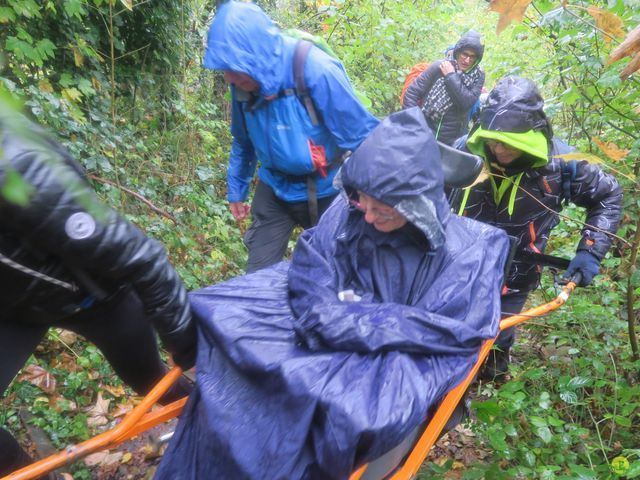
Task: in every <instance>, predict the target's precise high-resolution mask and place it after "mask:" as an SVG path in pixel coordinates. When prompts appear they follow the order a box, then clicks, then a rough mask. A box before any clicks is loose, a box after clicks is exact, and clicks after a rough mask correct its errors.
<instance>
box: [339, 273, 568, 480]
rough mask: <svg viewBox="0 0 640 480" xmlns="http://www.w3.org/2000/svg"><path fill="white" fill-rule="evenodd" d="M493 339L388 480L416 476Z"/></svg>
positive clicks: (535, 313)
mask: <svg viewBox="0 0 640 480" xmlns="http://www.w3.org/2000/svg"><path fill="white" fill-rule="evenodd" d="M575 288H576V284H575V283H574V282H569V283H568V284H567V285H566V286H565V287H563V289H562V292H560V294H559V295H558V296H557V297H556V298H555V299H554V300H552V301H551V302H549V303H545V304H544V305H540V306H538V307H534V308H532V309H530V310H527V311H526V312H523V313H521V314H519V315H514V316H512V317H508V318H505V319H503V320H502V321H501V322H500V331H502V330H505V329H507V328H509V327H513V326H514V325H518V324H520V323H522V322H525V321H526V320H528V319H529V318H531V317H539V316H541V315H545V314H547V313H549V312H552V311H554V310H556V309H557V308H559V307H560V306H562V305H564V304H565V303H566V301H567V299H568V298H569V295H571V293H572V292H573V290H574V289H575ZM494 342H495V339H490V340H487V341H485V342H484V343H483V344H482V347H481V348H480V352H479V354H478V360H477V361H476V363H475V365H474V366H473V368H472V369H471V371H470V372H469V374H468V375H467V377H466V378H465V379H464V380H463V381H462V382H461V383H460V384H458V386H457V387H455V388H454V389H453V390H450V391H449V393H448V394H447V395H446V396H445V397H444V400H442V403H441V404H440V406H439V407H438V410H436V413H435V414H434V415H433V417H432V418H431V420H430V421H429V424H428V425H427V428H426V429H425V430H424V432H423V433H422V436H421V437H420V438H419V439H418V442H417V443H416V445H415V446H414V447H413V450H412V451H411V453H410V454H409V456H408V457H407V460H406V461H405V462H404V464H403V465H402V467H400V468H399V469H398V470H396V472H395V473H394V474H393V475H392V476H391V477H389V478H390V479H391V480H409V479H410V478H413V477H414V476H415V475H416V474H417V473H418V470H419V469H420V467H421V466H422V463H423V462H424V460H425V458H427V455H428V454H429V450H431V447H432V446H433V445H434V444H435V443H436V440H438V435H440V432H441V431H442V429H443V428H444V426H445V425H446V423H447V420H448V419H449V417H451V415H452V414H453V411H454V410H455V408H456V406H457V405H458V403H459V402H460V400H461V399H462V397H463V396H464V393H465V392H466V391H467V388H468V387H469V385H470V384H471V382H472V381H473V379H474V378H475V376H476V374H477V373H478V370H479V369H480V367H481V366H482V364H483V363H484V360H485V359H486V358H487V355H488V354H489V351H490V350H491V347H492V346H493V343H494ZM365 470H366V465H363V466H362V467H360V468H359V469H358V470H356V471H355V472H354V473H353V474H351V476H350V477H349V480H359V479H360V477H361V476H362V475H363V474H364V472H365Z"/></svg>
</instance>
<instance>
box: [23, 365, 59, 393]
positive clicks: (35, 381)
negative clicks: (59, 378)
mask: <svg viewBox="0 0 640 480" xmlns="http://www.w3.org/2000/svg"><path fill="white" fill-rule="evenodd" d="M18 380H19V381H21V382H29V383H30V384H31V385H35V386H36V387H38V388H40V389H41V390H42V391H44V392H46V393H54V392H55V391H56V379H55V378H54V377H53V375H51V374H50V373H49V372H47V371H46V370H45V369H44V368H42V367H41V366H39V365H27V366H26V367H25V368H23V369H22V374H21V375H20V376H19V377H18Z"/></svg>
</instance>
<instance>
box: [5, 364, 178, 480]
mask: <svg viewBox="0 0 640 480" xmlns="http://www.w3.org/2000/svg"><path fill="white" fill-rule="evenodd" d="M180 375H182V369H181V368H180V367H173V368H172V369H171V370H170V371H169V372H168V373H167V374H166V375H165V376H164V378H163V379H162V380H160V382H158V384H157V385H156V386H155V387H153V389H152V390H151V391H150V392H149V393H148V394H147V396H146V397H144V399H143V400H142V402H140V404H139V405H138V406H137V407H136V408H134V409H133V410H131V412H129V413H128V414H127V415H126V416H125V417H124V418H123V419H122V421H121V422H120V423H119V424H118V425H116V426H115V427H114V428H112V429H111V430H108V431H106V432H104V433H101V434H100V435H97V436H95V437H93V438H90V439H89V440H87V441H85V442H82V443H80V444H78V445H75V446H70V447H67V448H66V449H65V450H63V451H62V452H59V453H56V454H55V455H51V456H50V457H47V458H43V459H42V460H40V461H38V462H35V463H32V464H31V465H28V466H26V467H24V468H22V469H20V470H18V471H16V472H13V473H10V474H9V475H7V476H6V477H3V478H2V479H0V480H31V479H34V478H37V477H40V476H42V475H44V474H46V473H49V472H51V471H53V470H55V469H56V468H59V467H61V466H63V465H67V464H69V463H71V462H73V461H75V460H77V459H79V458H82V457H85V456H87V455H89V454H90V453H93V452H96V451H99V450H103V449H105V448H106V447H107V446H108V445H110V444H111V443H113V442H115V444H117V443H120V442H118V440H119V439H121V438H123V437H125V436H126V435H127V432H129V431H130V430H131V429H135V427H136V424H137V423H138V422H139V421H140V419H142V418H143V417H144V415H145V413H146V412H147V411H148V410H149V409H150V408H151V407H152V406H153V404H154V403H156V401H157V400H158V399H159V398H160V397H161V396H162V395H163V394H164V393H165V392H166V391H167V390H168V389H169V387H171V385H173V384H174V383H175V382H176V380H178V378H180ZM172 405H173V404H172Z"/></svg>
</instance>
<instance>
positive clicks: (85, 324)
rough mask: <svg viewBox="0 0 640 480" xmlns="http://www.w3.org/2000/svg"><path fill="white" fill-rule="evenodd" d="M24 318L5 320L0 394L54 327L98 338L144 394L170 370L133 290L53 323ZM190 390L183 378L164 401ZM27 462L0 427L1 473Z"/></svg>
mask: <svg viewBox="0 0 640 480" xmlns="http://www.w3.org/2000/svg"><path fill="white" fill-rule="evenodd" d="M19 320H20V319H15V320H12V319H10V320H7V321H1V320H0V393H3V392H4V391H5V390H6V389H7V387H8V386H9V384H10V383H11V380H12V379H13V377H15V375H16V374H17V373H18V371H19V370H20V368H22V367H23V366H24V364H25V362H26V361H27V359H28V358H29V356H30V355H31V354H32V353H33V351H34V350H35V348H36V346H37V345H38V343H40V341H41V340H42V338H43V337H44V335H45V333H46V332H47V330H48V329H49V327H50V326H52V327H60V328H65V329H67V330H72V331H74V332H76V333H79V334H80V335H82V336H83V337H85V338H86V339H87V340H89V341H90V342H92V343H94V344H95V345H96V346H97V347H98V348H99V349H100V350H101V351H102V353H103V354H104V356H105V357H106V359H107V360H108V361H109V363H110V364H111V366H112V367H113V369H114V370H115V372H116V373H117V374H118V376H119V377H120V378H121V379H122V380H123V381H124V382H125V383H126V384H127V385H129V386H130V387H131V388H133V389H134V390H135V391H136V392H137V393H138V394H140V395H144V394H146V393H147V392H148V391H149V390H150V389H151V388H152V387H153V386H154V385H155V384H156V383H157V382H158V381H159V380H160V379H161V378H162V377H163V376H164V374H165V373H166V371H167V368H166V367H165V365H164V364H163V363H162V360H161V359H160V354H159V351H158V345H157V342H156V337H155V333H154V330H153V327H152V325H151V323H150V321H149V319H148V318H147V316H146V315H145V314H144V311H143V307H142V303H141V302H140V300H139V298H138V296H137V295H136V294H135V293H134V292H133V291H132V290H130V289H123V290H121V291H119V292H118V293H116V294H115V295H114V296H113V297H112V298H110V299H109V300H107V301H105V302H103V303H101V304H98V305H96V306H94V307H92V308H89V309H87V310H83V311H80V312H78V313H76V314H74V315H72V316H70V317H67V318H65V319H61V320H59V321H56V322H54V323H53V324H51V325H34V324H25V323H19ZM189 391H190V385H189V383H188V382H186V380H181V381H180V382H178V383H177V384H176V385H174V387H173V388H172V389H171V390H169V392H167V393H166V394H165V395H164V396H163V397H162V399H161V400H160V402H161V403H169V402H171V401H174V400H177V399H179V398H181V397H183V396H185V395H188V393H189ZM25 463H29V457H28V455H26V453H25V452H24V451H23V450H22V449H21V448H20V447H19V446H18V444H17V442H16V441H15V439H13V437H12V436H11V435H10V434H9V433H8V432H6V431H5V430H3V429H2V428H0V472H3V471H4V470H3V468H4V469H7V472H11V471H13V470H15V469H16V468H17V467H19V466H21V465H20V464H22V465H24V464H25ZM9 468H11V470H8V469H9Z"/></svg>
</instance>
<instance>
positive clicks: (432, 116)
mask: <svg viewBox="0 0 640 480" xmlns="http://www.w3.org/2000/svg"><path fill="white" fill-rule="evenodd" d="M483 55H484V45H483V43H482V38H481V37H480V34H479V33H478V32H475V31H473V30H470V31H469V32H467V33H465V34H464V35H463V36H462V37H461V38H460V40H459V41H458V43H456V45H455V46H454V48H453V52H452V59H448V58H447V59H444V60H439V61H437V62H433V63H432V64H431V65H430V66H429V67H428V68H427V69H426V70H425V71H424V72H422V74H420V76H418V77H417V78H416V79H415V80H414V81H413V83H412V84H411V85H410V86H409V88H408V89H407V91H406V92H405V94H404V98H403V105H402V106H403V107H404V108H411V107H416V106H417V107H420V108H422V110H423V112H424V114H425V117H426V119H427V122H428V124H429V127H430V128H431V130H433V132H434V134H435V136H436V139H437V140H439V141H441V142H443V143H446V144H447V145H452V144H453V142H455V140H456V139H458V138H459V137H461V136H462V135H464V134H465V133H466V132H467V125H468V122H469V111H470V110H471V108H472V107H473V105H474V104H475V103H476V101H477V100H478V98H479V97H480V93H481V90H482V87H483V85H484V71H483V70H482V68H480V65H479V64H480V61H481V60H482V56H483Z"/></svg>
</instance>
